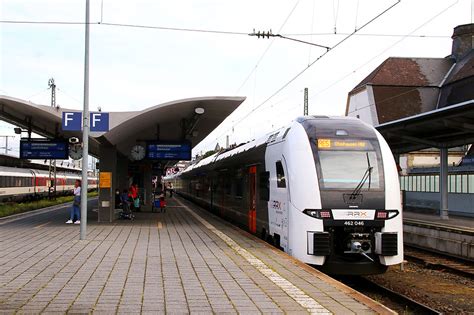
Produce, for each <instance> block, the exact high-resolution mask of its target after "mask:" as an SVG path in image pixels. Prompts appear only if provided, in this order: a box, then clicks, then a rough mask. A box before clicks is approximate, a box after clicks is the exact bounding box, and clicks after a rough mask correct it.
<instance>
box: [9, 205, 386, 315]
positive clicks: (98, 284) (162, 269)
mask: <svg viewBox="0 0 474 315" xmlns="http://www.w3.org/2000/svg"><path fill="white" fill-rule="evenodd" d="M168 206H169V207H168V211H167V212H166V213H137V215H136V220H135V221H116V222H114V223H101V224H99V223H96V222H97V215H96V213H94V212H91V211H89V218H88V219H89V224H88V228H87V240H82V241H81V240H79V226H78V225H68V224H65V221H66V220H67V216H68V214H69V209H68V207H57V208H55V209H48V210H47V211H38V212H35V213H34V214H33V215H31V214H29V215H27V216H26V217H21V216H16V217H14V218H12V219H9V220H1V221H0V313H1V314H4V313H5V314H9V313H14V312H18V313H41V312H44V313H65V312H68V313H71V314H73V313H94V312H96V313H100V314H102V313H111V314H112V313H113V314H115V313H123V314H125V313H126V314H130V313H142V314H160V313H163V314H164V313H173V314H174V313H177V314H189V313H192V314H208V313H211V312H213V313H219V314H237V313H240V314H256V313H274V314H285V313H292V314H308V313H318V314H331V313H334V314H376V313H381V314H393V312H392V311H391V310H389V309H387V308H385V307H384V306H382V305H380V304H379V303H377V302H375V301H373V300H371V299H369V298H367V297H365V296H363V295H362V294H360V293H358V292H356V291H354V290H352V289H350V288H348V287H347V286H345V285H342V284H340V283H339V282H337V281H335V280H334V279H332V278H330V277H328V276H326V275H324V274H322V273H320V272H319V271H317V270H315V269H314V268H311V267H310V266H307V265H305V264H303V263H301V262H298V261H296V260H295V259H293V258H292V257H290V256H288V255H287V254H285V253H283V252H281V251H279V250H277V249H276V248H274V247H271V246H269V245H268V244H266V243H265V242H263V241H261V240H259V239H258V238H256V237H254V236H252V235H250V234H248V233H246V232H245V231H242V230H240V229H238V228H236V227H234V226H232V225H231V224H229V223H228V222H225V221H223V220H221V219H220V218H218V217H216V216H213V215H212V214H210V213H209V212H207V211H205V210H203V209H201V208H198V207H196V206H194V205H192V204H191V203H189V202H188V201H186V200H183V199H180V198H178V197H175V198H169V199H168Z"/></svg>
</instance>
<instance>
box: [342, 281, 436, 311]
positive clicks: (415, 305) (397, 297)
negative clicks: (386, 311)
mask: <svg viewBox="0 0 474 315" xmlns="http://www.w3.org/2000/svg"><path fill="white" fill-rule="evenodd" d="M337 280H339V281H341V282H343V283H344V284H346V285H347V286H349V287H351V288H353V289H355V290H357V291H359V292H361V293H363V294H365V295H367V296H369V297H371V298H372V299H375V300H377V301H379V302H380V303H382V304H384V305H385V306H387V307H389V308H391V309H392V310H394V311H397V312H398V313H400V314H405V313H408V314H442V313H441V312H438V311H437V310H434V309H432V308H430V307H429V306H427V305H425V304H423V303H420V302H417V301H415V300H414V299H412V298H410V297H408V296H406V295H404V294H402V293H399V292H395V291H393V290H390V289H389V288H386V287H384V286H382V285H380V284H378V283H376V282H374V281H372V280H370V279H368V278H366V277H363V276H355V277H338V278H337Z"/></svg>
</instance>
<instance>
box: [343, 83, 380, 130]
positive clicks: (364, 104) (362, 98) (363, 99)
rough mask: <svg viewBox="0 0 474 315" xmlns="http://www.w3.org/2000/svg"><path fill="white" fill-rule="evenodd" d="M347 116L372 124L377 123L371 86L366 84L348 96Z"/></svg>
mask: <svg viewBox="0 0 474 315" xmlns="http://www.w3.org/2000/svg"><path fill="white" fill-rule="evenodd" d="M348 102H349V104H348V108H347V113H346V115H347V116H351V117H357V116H359V119H360V120H362V121H363V122H366V123H368V124H370V125H372V126H376V125H378V124H379V121H378V119H377V110H376V108H375V105H374V104H375V103H374V100H373V93H372V86H370V85H367V86H366V87H365V88H364V89H363V90H361V91H360V92H358V93H355V94H352V95H350V96H349V100H348Z"/></svg>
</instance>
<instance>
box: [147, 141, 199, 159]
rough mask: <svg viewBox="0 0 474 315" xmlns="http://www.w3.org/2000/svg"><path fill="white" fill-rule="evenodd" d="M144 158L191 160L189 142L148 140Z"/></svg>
mask: <svg viewBox="0 0 474 315" xmlns="http://www.w3.org/2000/svg"><path fill="white" fill-rule="evenodd" d="M146 158H147V159H150V160H187V161H189V160H191V143H190V142H179V143H169V142H149V143H147V145H146Z"/></svg>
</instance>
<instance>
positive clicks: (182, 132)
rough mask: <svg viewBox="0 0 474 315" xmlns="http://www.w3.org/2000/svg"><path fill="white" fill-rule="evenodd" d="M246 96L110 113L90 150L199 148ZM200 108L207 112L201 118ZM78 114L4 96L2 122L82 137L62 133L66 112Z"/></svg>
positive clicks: (0, 100) (92, 139) (0, 110)
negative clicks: (140, 145)
mask: <svg viewBox="0 0 474 315" xmlns="http://www.w3.org/2000/svg"><path fill="white" fill-rule="evenodd" d="M244 100H245V97H226V96H211V97H197V98H189V99H182V100H176V101H172V102H167V103H163V104H160V105H156V106H153V107H149V108H147V109H144V110H142V111H133V112H110V113H109V120H110V121H109V127H110V130H109V131H108V132H101V133H98V132H93V133H91V135H90V141H89V150H90V152H91V154H94V155H98V153H99V146H100V145H101V144H109V145H114V146H116V147H117V149H118V151H119V152H121V153H122V154H124V155H128V153H129V152H130V148H131V147H132V146H133V145H134V144H136V143H137V142H144V141H148V140H158V139H159V140H165V141H180V140H183V139H187V140H189V141H191V144H192V146H193V147H194V146H196V145H197V144H198V143H199V142H201V141H202V140H203V139H204V138H205V137H206V136H207V135H209V133H210V132H212V131H213V130H214V129H215V128H216V127H217V126H219V125H220V124H221V123H222V121H224V119H225V118H227V116H229V115H230V114H231V113H232V112H233V111H234V110H235V109H236V108H237V107H238V106H239V105H240V104H241V103H242V102H243V101H244ZM196 108H202V109H204V113H203V114H201V115H198V114H196V113H195V109H196ZM71 111H76V112H77V111H78V110H72V109H66V108H53V107H50V106H45V105H38V104H34V103H31V102H28V101H25V100H21V99H17V98H13V97H9V96H3V95H0V119H2V120H4V121H7V122H9V123H11V124H14V125H17V126H20V127H22V128H28V127H29V126H31V130H32V131H33V132H34V133H37V134H39V135H42V136H45V137H49V138H52V137H64V138H69V137H79V138H80V137H81V132H71V131H62V130H61V118H62V113H63V112H71Z"/></svg>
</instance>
